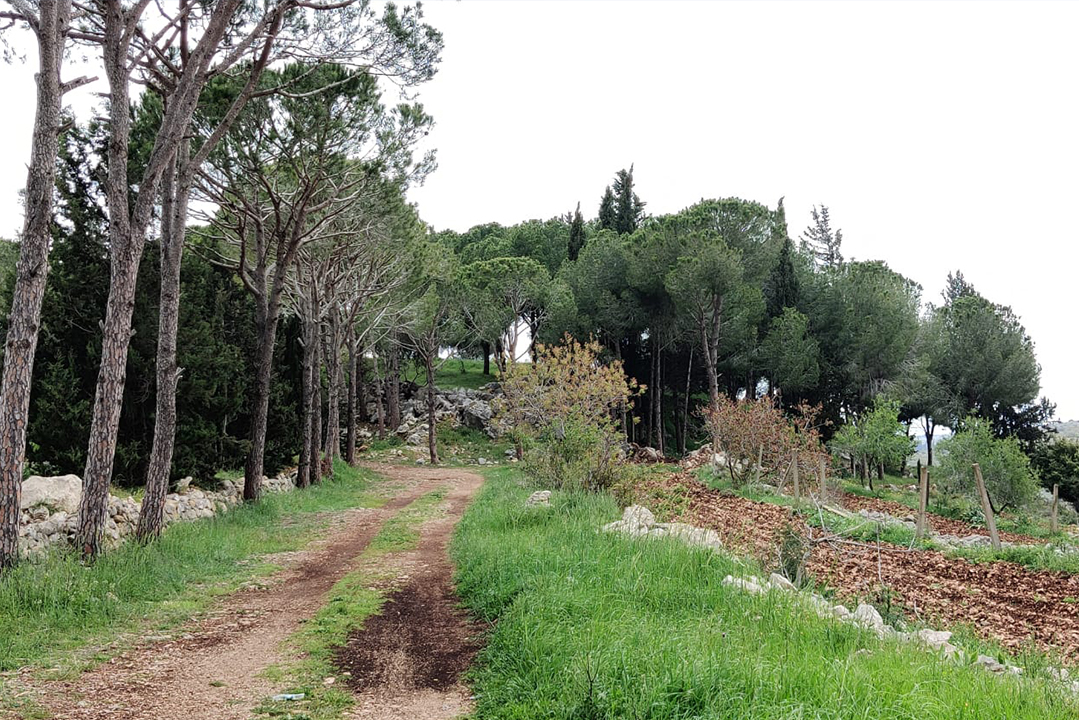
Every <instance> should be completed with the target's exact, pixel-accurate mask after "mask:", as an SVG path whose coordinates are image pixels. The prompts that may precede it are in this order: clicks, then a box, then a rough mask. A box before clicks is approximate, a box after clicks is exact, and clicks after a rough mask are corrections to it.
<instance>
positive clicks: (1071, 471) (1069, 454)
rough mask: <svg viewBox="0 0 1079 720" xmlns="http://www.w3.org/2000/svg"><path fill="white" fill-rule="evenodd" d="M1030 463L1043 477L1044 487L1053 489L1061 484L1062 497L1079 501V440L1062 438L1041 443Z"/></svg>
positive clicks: (1035, 449) (1040, 476)
mask: <svg viewBox="0 0 1079 720" xmlns="http://www.w3.org/2000/svg"><path fill="white" fill-rule="evenodd" d="M1030 463H1031V465H1032V466H1033V467H1034V469H1035V470H1036V471H1037V472H1038V477H1039V478H1041V482H1042V487H1044V488H1046V489H1048V490H1052V489H1053V485H1060V497H1061V498H1062V499H1064V500H1070V501H1071V502H1073V503H1074V502H1079V442H1076V441H1074V440H1068V439H1064V438H1060V439H1058V440H1055V441H1053V442H1044V443H1039V444H1038V445H1037V446H1036V447H1035V448H1034V452H1033V453H1032V454H1031V456H1030Z"/></svg>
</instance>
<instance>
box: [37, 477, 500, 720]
mask: <svg viewBox="0 0 1079 720" xmlns="http://www.w3.org/2000/svg"><path fill="white" fill-rule="evenodd" d="M372 469H375V470H377V471H379V472H380V473H382V474H384V475H387V476H389V477H390V478H391V479H392V480H393V481H395V482H394V483H393V486H394V488H395V491H394V494H393V496H392V497H391V498H390V499H389V501H388V502H387V503H386V504H385V505H383V506H382V507H381V508H378V509H354V510H349V511H345V512H344V513H342V514H341V515H340V516H339V517H336V518H335V519H334V520H335V521H334V522H333V523H331V529H330V530H329V531H328V533H327V535H326V536H324V537H322V538H320V539H318V540H316V541H314V542H313V543H311V544H310V545H309V546H308V547H307V548H305V549H304V550H302V551H300V552H298V553H294V554H292V555H291V556H290V557H289V558H288V559H287V560H286V563H287V564H286V567H285V569H284V570H281V571H279V572H278V573H277V574H275V575H274V576H272V577H271V578H270V579H269V580H268V581H267V582H266V583H261V584H258V585H255V586H254V587H251V588H248V589H246V590H242V591H240V592H237V593H234V594H232V595H228V596H225V597H223V598H221V599H220V600H218V601H217V602H216V603H215V604H214V606H213V608H212V609H211V611H209V612H207V613H205V614H204V615H203V616H201V617H199V618H197V619H193V620H192V621H190V622H189V623H188V624H187V625H186V626H185V627H183V628H182V629H181V631H180V632H179V633H177V639H170V640H162V641H158V642H147V643H144V644H140V645H138V646H137V647H135V648H133V649H131V650H129V651H127V652H124V653H123V654H121V655H118V656H116V657H114V658H113V659H111V660H109V661H108V662H106V663H104V664H102V665H99V666H98V667H96V668H94V669H92V670H90V671H88V672H84V673H82V674H81V675H79V676H78V677H77V678H75V679H73V680H69V681H54V682H50V683H46V684H44V686H43V687H42V688H41V689H42V691H43V696H42V697H41V698H39V701H40V702H41V703H42V704H43V705H45V706H46V707H47V708H48V709H49V710H50V711H51V712H52V713H53V714H54V716H55V717H57V718H70V719H71V720H103V719H105V718H109V719H110V720H195V719H196V718H197V719H199V720H203V719H205V720H211V719H212V720H247V718H250V717H252V709H253V708H254V707H255V706H256V705H258V703H259V702H260V701H261V700H263V699H264V698H265V697H267V696H268V695H271V694H273V693H274V692H277V691H278V690H277V689H276V688H275V686H274V684H273V683H272V682H271V681H270V680H269V679H268V678H267V677H265V674H264V671H265V670H266V668H268V667H270V666H272V665H275V664H279V663H282V662H287V661H288V660H290V659H292V658H291V657H290V654H291V653H294V652H295V651H293V650H290V649H289V647H288V646H287V643H286V642H285V641H286V640H287V639H288V638H289V636H290V635H292V634H293V633H294V632H295V631H296V630H297V629H298V628H299V627H300V625H301V623H302V622H303V621H305V620H307V619H309V618H311V617H313V616H314V615H315V613H316V612H317V611H318V609H319V607H320V606H321V604H322V602H323V601H324V596H325V594H326V592H327V591H328V590H329V589H330V588H331V587H333V585H334V583H336V582H337V581H338V580H339V579H341V578H342V577H343V576H344V575H346V574H347V573H349V572H351V571H352V570H355V569H357V568H359V567H363V566H364V565H365V564H368V565H370V564H374V565H375V567H372V569H374V570H377V571H378V574H379V576H380V577H382V578H384V579H385V582H387V583H388V585H387V587H394V588H397V589H396V590H395V591H394V592H393V593H392V594H391V595H390V596H389V599H388V602H387V603H386V605H385V608H384V612H383V613H382V614H381V615H378V616H375V617H374V618H369V619H368V621H367V623H366V624H365V627H364V630H363V633H362V634H360V635H358V636H357V637H354V638H353V639H352V641H350V643H349V645H348V646H347V647H346V648H344V649H343V650H342V652H341V664H342V666H344V667H345V669H349V671H350V672H351V673H352V676H351V681H352V683H353V685H354V688H355V694H356V695H357V698H358V700H359V702H358V703H357V713H358V714H357V715H356V717H361V718H362V717H380V718H391V717H398V716H399V715H398V712H407V713H408V716H409V717H411V718H418V717H423V718H439V717H445V718H453V717H456V716H457V715H459V714H461V713H463V712H465V711H467V710H468V701H467V698H468V693H467V691H466V690H465V688H464V687H463V686H461V685H460V684H459V682H458V678H459V676H460V674H461V672H462V671H463V670H464V669H465V668H466V667H467V666H468V663H469V662H470V661H471V658H472V655H473V653H474V649H475V648H474V641H473V640H472V639H471V638H472V637H473V635H474V634H475V633H474V631H473V629H472V628H471V627H470V625H469V624H468V622H467V619H466V617H465V616H464V615H463V614H462V613H461V612H460V611H458V610H457V608H456V601H455V599H454V596H453V594H452V586H451V578H452V566H451V565H450V562H449V559H448V557H447V555H446V545H447V543H448V540H449V537H450V535H451V533H452V529H453V527H454V525H455V524H456V522H457V520H458V519H460V517H461V515H462V514H463V513H464V510H465V508H466V506H467V505H468V502H469V501H470V500H471V498H472V496H473V495H474V494H475V492H476V490H478V488H479V487H480V485H481V484H482V478H481V477H479V476H478V475H475V474H472V473H468V472H463V471H458V470H455V469H443V468H411V467H407V468H397V467H389V466H378V467H373V468H372ZM439 488H443V489H445V490H446V491H447V495H446V499H445V504H446V507H445V513H444V514H443V515H442V516H441V517H439V518H438V519H436V520H432V521H429V522H427V523H424V524H423V525H421V526H420V527H419V531H420V542H419V545H418V547H416V548H415V549H414V550H410V551H406V552H402V553H388V554H380V555H377V556H376V557H374V558H373V559H371V560H365V559H364V558H361V557H359V556H360V555H361V553H363V551H364V549H365V548H366V547H367V545H368V543H369V542H370V541H371V539H372V538H373V537H375V535H377V533H378V531H379V529H380V528H381V527H382V525H383V524H384V523H385V522H386V521H387V520H389V519H390V518H392V517H393V516H394V515H396V514H397V513H398V512H400V511H401V510H402V509H403V508H405V507H407V506H408V505H409V504H410V503H412V502H413V501H415V500H416V499H418V498H420V497H421V496H423V495H425V494H427V493H429V492H431V491H433V490H436V489H439ZM402 576H403V577H402ZM391 628H397V630H394V631H391V630H390V629H391ZM372 643H376V644H374V645H373V644H372ZM401 716H403V715H401Z"/></svg>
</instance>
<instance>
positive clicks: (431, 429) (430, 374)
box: [424, 347, 438, 465]
mask: <svg viewBox="0 0 1079 720" xmlns="http://www.w3.org/2000/svg"><path fill="white" fill-rule="evenodd" d="M437 352H438V349H437V347H436V348H435V350H434V352H428V353H427V355H426V357H425V358H424V360H425V367H426V370H427V449H428V450H430V451H431V464H432V465H437V464H438V439H437V437H436V435H435V360H434V355H435V354H436V353H437Z"/></svg>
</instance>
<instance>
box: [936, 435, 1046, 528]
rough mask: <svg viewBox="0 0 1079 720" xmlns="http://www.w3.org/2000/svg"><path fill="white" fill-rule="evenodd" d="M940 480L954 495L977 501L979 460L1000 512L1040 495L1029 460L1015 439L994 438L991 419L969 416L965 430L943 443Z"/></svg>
mask: <svg viewBox="0 0 1079 720" xmlns="http://www.w3.org/2000/svg"><path fill="white" fill-rule="evenodd" d="M939 447H940V456H941V462H940V470H941V473H940V480H939V482H938V487H939V488H940V489H941V490H942V491H944V492H946V493H951V494H953V495H966V496H968V497H971V498H974V499H975V500H977V493H978V489H977V485H976V484H975V481H974V472H973V470H972V469H971V465H972V464H973V463H978V464H979V465H980V466H981V469H982V477H983V478H984V479H985V487H986V490H987V491H988V492H989V499H990V502H991V503H992V504H993V509H994V510H995V511H997V512H1000V511H1002V510H1007V509H1009V508H1011V509H1020V508H1024V507H1026V506H1028V505H1029V504H1030V503H1031V502H1032V501H1033V500H1034V499H1035V497H1036V496H1037V488H1038V486H1037V482H1036V480H1035V477H1034V472H1033V470H1032V469H1031V467H1030V460H1029V458H1027V456H1026V455H1024V454H1023V451H1022V450H1020V449H1019V443H1018V442H1017V441H1016V440H1015V439H1014V438H1005V439H999V438H995V437H993V426H992V424H991V423H990V422H989V421H988V420H983V419H982V418H978V417H974V416H970V417H968V418H967V419H966V420H965V421H964V422H963V429H962V430H961V431H960V432H957V433H956V434H955V435H953V436H952V437H950V438H948V439H946V440H942V441H941V443H940V446H939Z"/></svg>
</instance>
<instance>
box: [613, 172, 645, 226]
mask: <svg viewBox="0 0 1079 720" xmlns="http://www.w3.org/2000/svg"><path fill="white" fill-rule="evenodd" d="M614 196H615V225H614V229H615V230H616V231H618V233H619V234H620V235H625V234H628V233H631V232H633V231H634V230H636V229H637V228H638V227H640V224H641V220H643V219H644V203H643V202H641V199H640V198H639V197H637V193H635V192H634V191H633V166H632V165H630V166H629V170H628V171H627V170H619V171H618V173H617V174H616V175H615V177H614Z"/></svg>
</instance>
